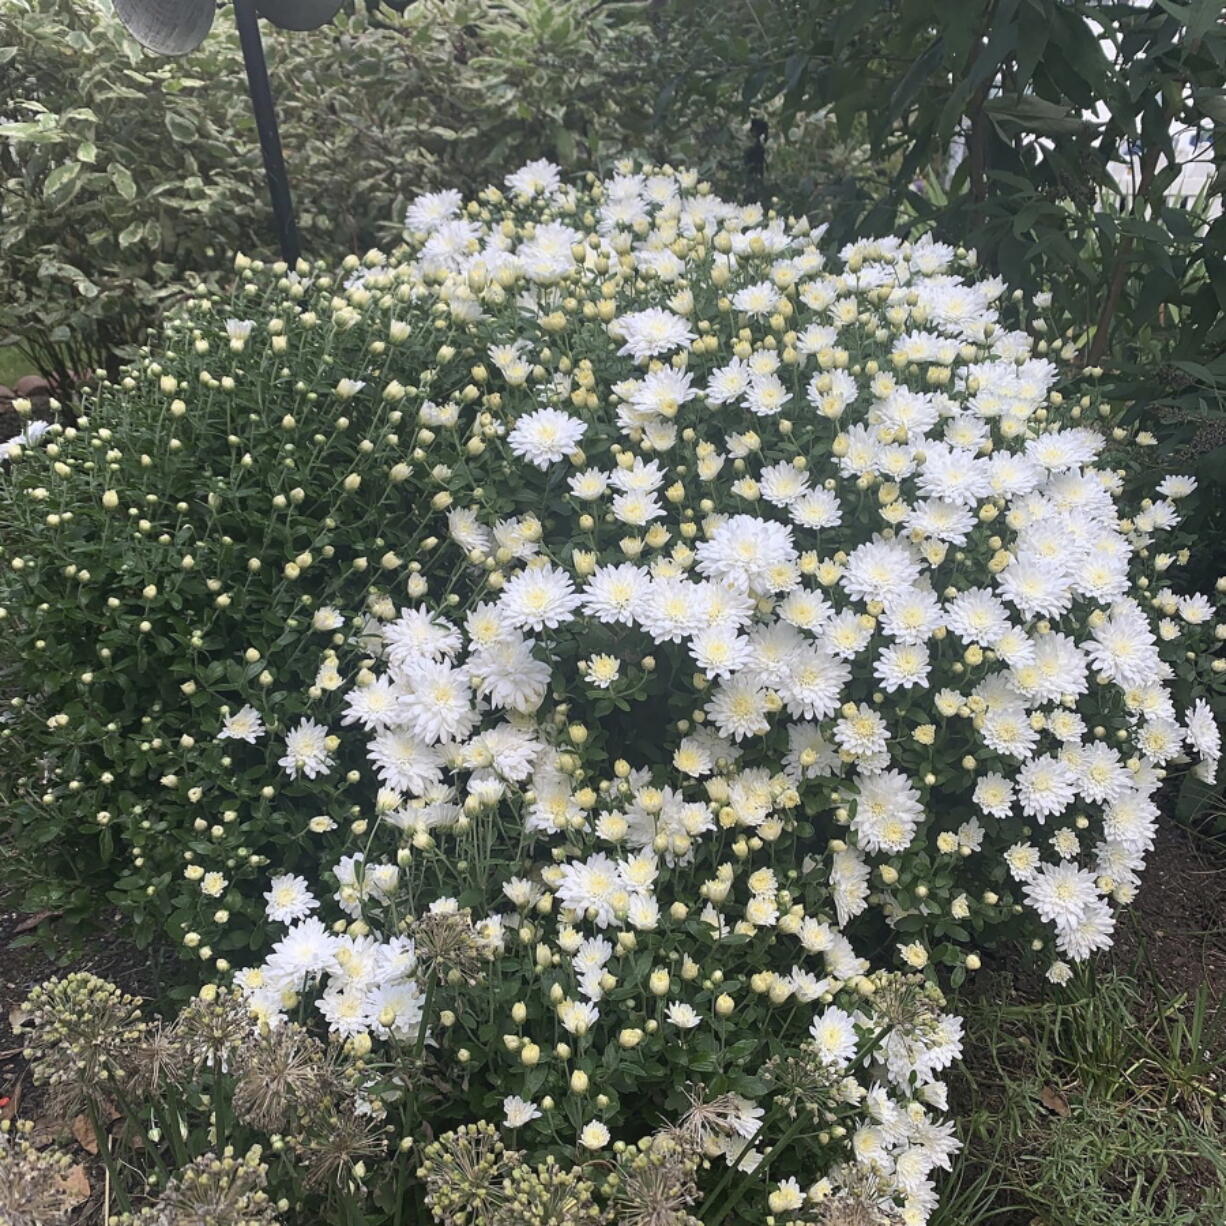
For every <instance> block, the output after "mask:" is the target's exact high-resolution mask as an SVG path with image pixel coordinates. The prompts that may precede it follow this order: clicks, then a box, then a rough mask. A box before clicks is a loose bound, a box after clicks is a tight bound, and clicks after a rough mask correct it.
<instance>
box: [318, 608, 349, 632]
mask: <svg viewBox="0 0 1226 1226" xmlns="http://www.w3.org/2000/svg"><path fill="white" fill-rule="evenodd" d="M344 624H345V617H344V614H342V613H341V611H340V610H339V609H335V608H333V607H332V606H331V605H326V604H325V605H320V606H319V608H317V609H316V610H315V612H314V613H312V614H311V628H312V629H313V630H339V629H340V628H341V627H342V626H343V625H344Z"/></svg>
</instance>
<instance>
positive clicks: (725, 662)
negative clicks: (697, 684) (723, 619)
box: [690, 625, 749, 678]
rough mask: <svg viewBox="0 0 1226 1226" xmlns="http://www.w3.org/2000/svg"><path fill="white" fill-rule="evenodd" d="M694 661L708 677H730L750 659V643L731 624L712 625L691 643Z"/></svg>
mask: <svg viewBox="0 0 1226 1226" xmlns="http://www.w3.org/2000/svg"><path fill="white" fill-rule="evenodd" d="M690 653H691V655H692V656H693V657H694V663H695V664H697V665H698V667H699V668H700V669H702V671H703V672H704V673H705V674H706V675H707V676H708V677H712V678H715V677H729V676H731V675H732V674H733V673H734V672H737V671H738V670H739V669H741V668H743V667H744V665H745V664H746V663H747V662H748V660H749V643H748V640H746V639H745V638H744V637H743V636H741V635H738V634H737V633H736V631H735V629H733V628H732V627H730V626H721V625H716V626H711V627H710V628H709V629H706V630H702V631H700V632H699V633H698V634H697V635H695V636H694V638H693V640H692V641H691V643H690Z"/></svg>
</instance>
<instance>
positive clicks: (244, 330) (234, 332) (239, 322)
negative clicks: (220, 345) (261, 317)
mask: <svg viewBox="0 0 1226 1226" xmlns="http://www.w3.org/2000/svg"><path fill="white" fill-rule="evenodd" d="M254 327H255V320H253V319H227V320H226V335H227V336H228V337H229V338H230V340H231V341H232V342H238V343H239V344H240V345H241V344H242V342H244V341H246V340H248V339H249V338H250V336H251V330H252V328H254Z"/></svg>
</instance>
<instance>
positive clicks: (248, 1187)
mask: <svg viewBox="0 0 1226 1226" xmlns="http://www.w3.org/2000/svg"><path fill="white" fill-rule="evenodd" d="M267 1176H268V1168H267V1167H266V1166H264V1165H263V1164H262V1163H261V1162H260V1150H259V1148H258V1147H255V1148H253V1149H251V1150H250V1151H249V1152H248V1153H247V1155H246V1156H245V1157H243V1158H235V1157H234V1155H233V1153H232V1152H231V1151H229V1150H227V1151H226V1152H225V1153H224V1154H223V1155H222V1156H221V1157H220V1158H218V1157H217V1156H216V1155H214V1154H205V1155H203V1156H202V1157H200V1158H197V1159H196V1160H195V1161H194V1162H193V1163H192V1164H191V1165H190V1166H188V1167H185V1168H184V1169H183V1170H181V1171H179V1172H178V1173H177V1174H176V1175H175V1176H174V1177H173V1178H172V1179H171V1180H170V1182H169V1183H167V1185H166V1190H165V1191H164V1192H163V1193H162V1195H161V1196H160V1197H159V1198H158V1202H157V1204H156V1205H152V1206H150V1207H148V1208H146V1209H143V1210H141V1212H140V1213H139V1214H137V1215H135V1216H134V1215H132V1214H125V1215H123V1216H122V1217H120V1218H118V1219H112V1220H113V1221H116V1222H117V1226H276V1224H277V1223H278V1222H280V1220H281V1219H280V1218H279V1217H278V1216H277V1212H276V1206H275V1205H274V1204H273V1202H272V1201H271V1200H270V1199H269V1198H268V1195H267V1193H266V1192H265V1191H264V1187H265V1184H266V1183H267Z"/></svg>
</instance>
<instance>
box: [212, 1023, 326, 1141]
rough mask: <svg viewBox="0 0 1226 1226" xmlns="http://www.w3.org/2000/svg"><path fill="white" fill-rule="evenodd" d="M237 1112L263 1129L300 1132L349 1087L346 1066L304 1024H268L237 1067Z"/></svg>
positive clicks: (235, 1098)
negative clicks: (272, 1026)
mask: <svg viewBox="0 0 1226 1226" xmlns="http://www.w3.org/2000/svg"><path fill="white" fill-rule="evenodd" d="M236 1074H237V1080H236V1081H235V1085H234V1098H233V1106H234V1113H235V1115H237V1116H238V1118H239V1119H240V1120H242V1121H243V1122H244V1123H246V1124H250V1125H251V1126H252V1127H253V1128H258V1129H259V1130H260V1131H262V1132H269V1133H272V1132H295V1131H297V1128H296V1125H301V1124H302V1122H303V1121H304V1120H305V1119H306V1117H307V1116H309V1115H312V1114H314V1113H315V1112H317V1111H318V1110H319V1109H320V1107H321V1105H324V1104H328V1103H331V1102H334V1101H335V1100H337V1099H338V1098H340V1097H341V1095H342V1093H343V1091H344V1085H343V1080H342V1076H341V1071H340V1069H339V1067H338V1066H337V1063H336V1061H335V1060H333V1059H330V1058H329V1053H328V1052H327V1050H326V1049H325V1048H324V1047H323V1045H322V1044H321V1043H320V1042H319V1040H318V1039H316V1038H314V1037H313V1036H312V1035H311V1034H309V1033H308V1032H307V1031H306V1030H305V1029H304V1028H303V1027H302V1026H298V1025H296V1024H294V1023H291V1022H286V1023H283V1024H282V1025H280V1026H278V1027H277V1028H276V1029H275V1030H270V1029H269V1028H268V1027H267V1026H263V1027H261V1028H260V1032H259V1034H258V1035H257V1036H256V1037H255V1038H254V1039H253V1040H252V1041H251V1042H250V1043H249V1044H248V1045H247V1046H246V1047H244V1048H243V1049H242V1052H241V1053H240V1056H239V1061H238V1066H237V1069H236Z"/></svg>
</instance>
